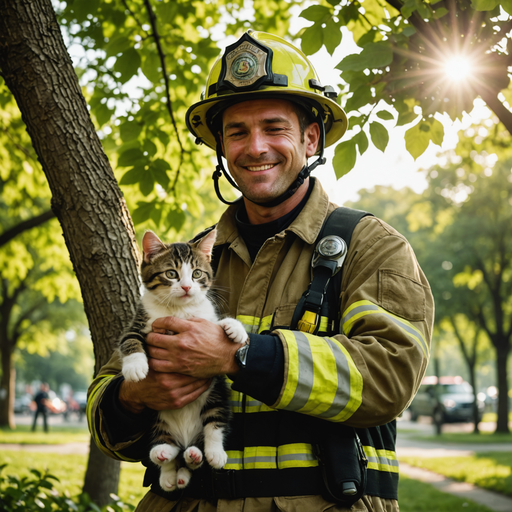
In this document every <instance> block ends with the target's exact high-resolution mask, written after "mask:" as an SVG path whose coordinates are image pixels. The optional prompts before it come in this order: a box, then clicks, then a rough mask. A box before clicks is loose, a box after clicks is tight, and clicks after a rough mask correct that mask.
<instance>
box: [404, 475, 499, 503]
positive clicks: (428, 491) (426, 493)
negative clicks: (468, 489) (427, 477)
mask: <svg viewBox="0 0 512 512" xmlns="http://www.w3.org/2000/svg"><path fill="white" fill-rule="evenodd" d="M398 504H399V506H400V512H457V511H459V510H460V511H464V512H491V509H489V508H487V507H484V506H483V505H479V504H477V503H475V502H474V501H470V500H465V499H462V498H459V497H457V496H452V495H451V494H446V493H444V492H441V491H438V490H437V489H436V488H435V487H432V486H431V485H429V484H426V483H424V482H419V481H417V480H413V479H411V478H408V477H407V476H405V475H400V484H399V486H398Z"/></svg>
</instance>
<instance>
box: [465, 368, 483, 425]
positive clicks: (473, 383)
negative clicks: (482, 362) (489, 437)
mask: <svg viewBox="0 0 512 512" xmlns="http://www.w3.org/2000/svg"><path fill="white" fill-rule="evenodd" d="M467 363H468V369H469V383H470V384H471V386H472V387H473V393H474V396H473V434H480V430H479V429H478V424H479V423H480V413H479V411H478V399H477V397H476V394H477V393H476V375H475V362H474V361H473V362H471V363H470V362H469V361H467Z"/></svg>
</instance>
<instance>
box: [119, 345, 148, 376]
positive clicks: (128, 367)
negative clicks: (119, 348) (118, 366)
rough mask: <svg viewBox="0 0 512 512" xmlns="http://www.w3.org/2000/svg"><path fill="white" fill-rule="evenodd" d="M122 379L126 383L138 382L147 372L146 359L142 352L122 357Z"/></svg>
mask: <svg viewBox="0 0 512 512" xmlns="http://www.w3.org/2000/svg"><path fill="white" fill-rule="evenodd" d="M122 371H123V377H124V380H127V381H128V382H139V380H142V379H144V378H145V377H146V375H147V374H148V371H149V366H148V358H147V357H146V354H143V353H142V352H135V354H130V355H129V356H125V357H123V370H122Z"/></svg>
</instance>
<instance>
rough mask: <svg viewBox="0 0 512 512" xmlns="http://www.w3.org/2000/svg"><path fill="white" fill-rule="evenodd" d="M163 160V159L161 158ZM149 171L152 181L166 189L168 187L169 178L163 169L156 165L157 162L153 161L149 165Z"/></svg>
mask: <svg viewBox="0 0 512 512" xmlns="http://www.w3.org/2000/svg"><path fill="white" fill-rule="evenodd" d="M162 162H163V160H162ZM149 172H151V174H152V176H153V182H155V181H156V182H157V183H159V184H160V185H162V187H163V188H164V189H165V190H167V189H168V188H169V183H170V181H171V180H170V178H169V176H168V174H167V172H166V170H165V169H163V168H162V167H161V166H159V165H158V162H157V161H155V162H153V163H152V164H151V165H150V166H149Z"/></svg>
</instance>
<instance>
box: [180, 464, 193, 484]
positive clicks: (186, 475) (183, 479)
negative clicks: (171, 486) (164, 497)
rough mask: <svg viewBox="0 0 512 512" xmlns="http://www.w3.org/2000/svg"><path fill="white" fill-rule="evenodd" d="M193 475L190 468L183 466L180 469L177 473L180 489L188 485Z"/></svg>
mask: <svg viewBox="0 0 512 512" xmlns="http://www.w3.org/2000/svg"><path fill="white" fill-rule="evenodd" d="M191 476H192V473H191V472H190V470H189V469H188V468H186V467H181V468H180V469H178V473H177V475H176V482H177V483H178V489H183V488H185V487H187V485H188V483H189V482H190V477H191Z"/></svg>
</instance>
